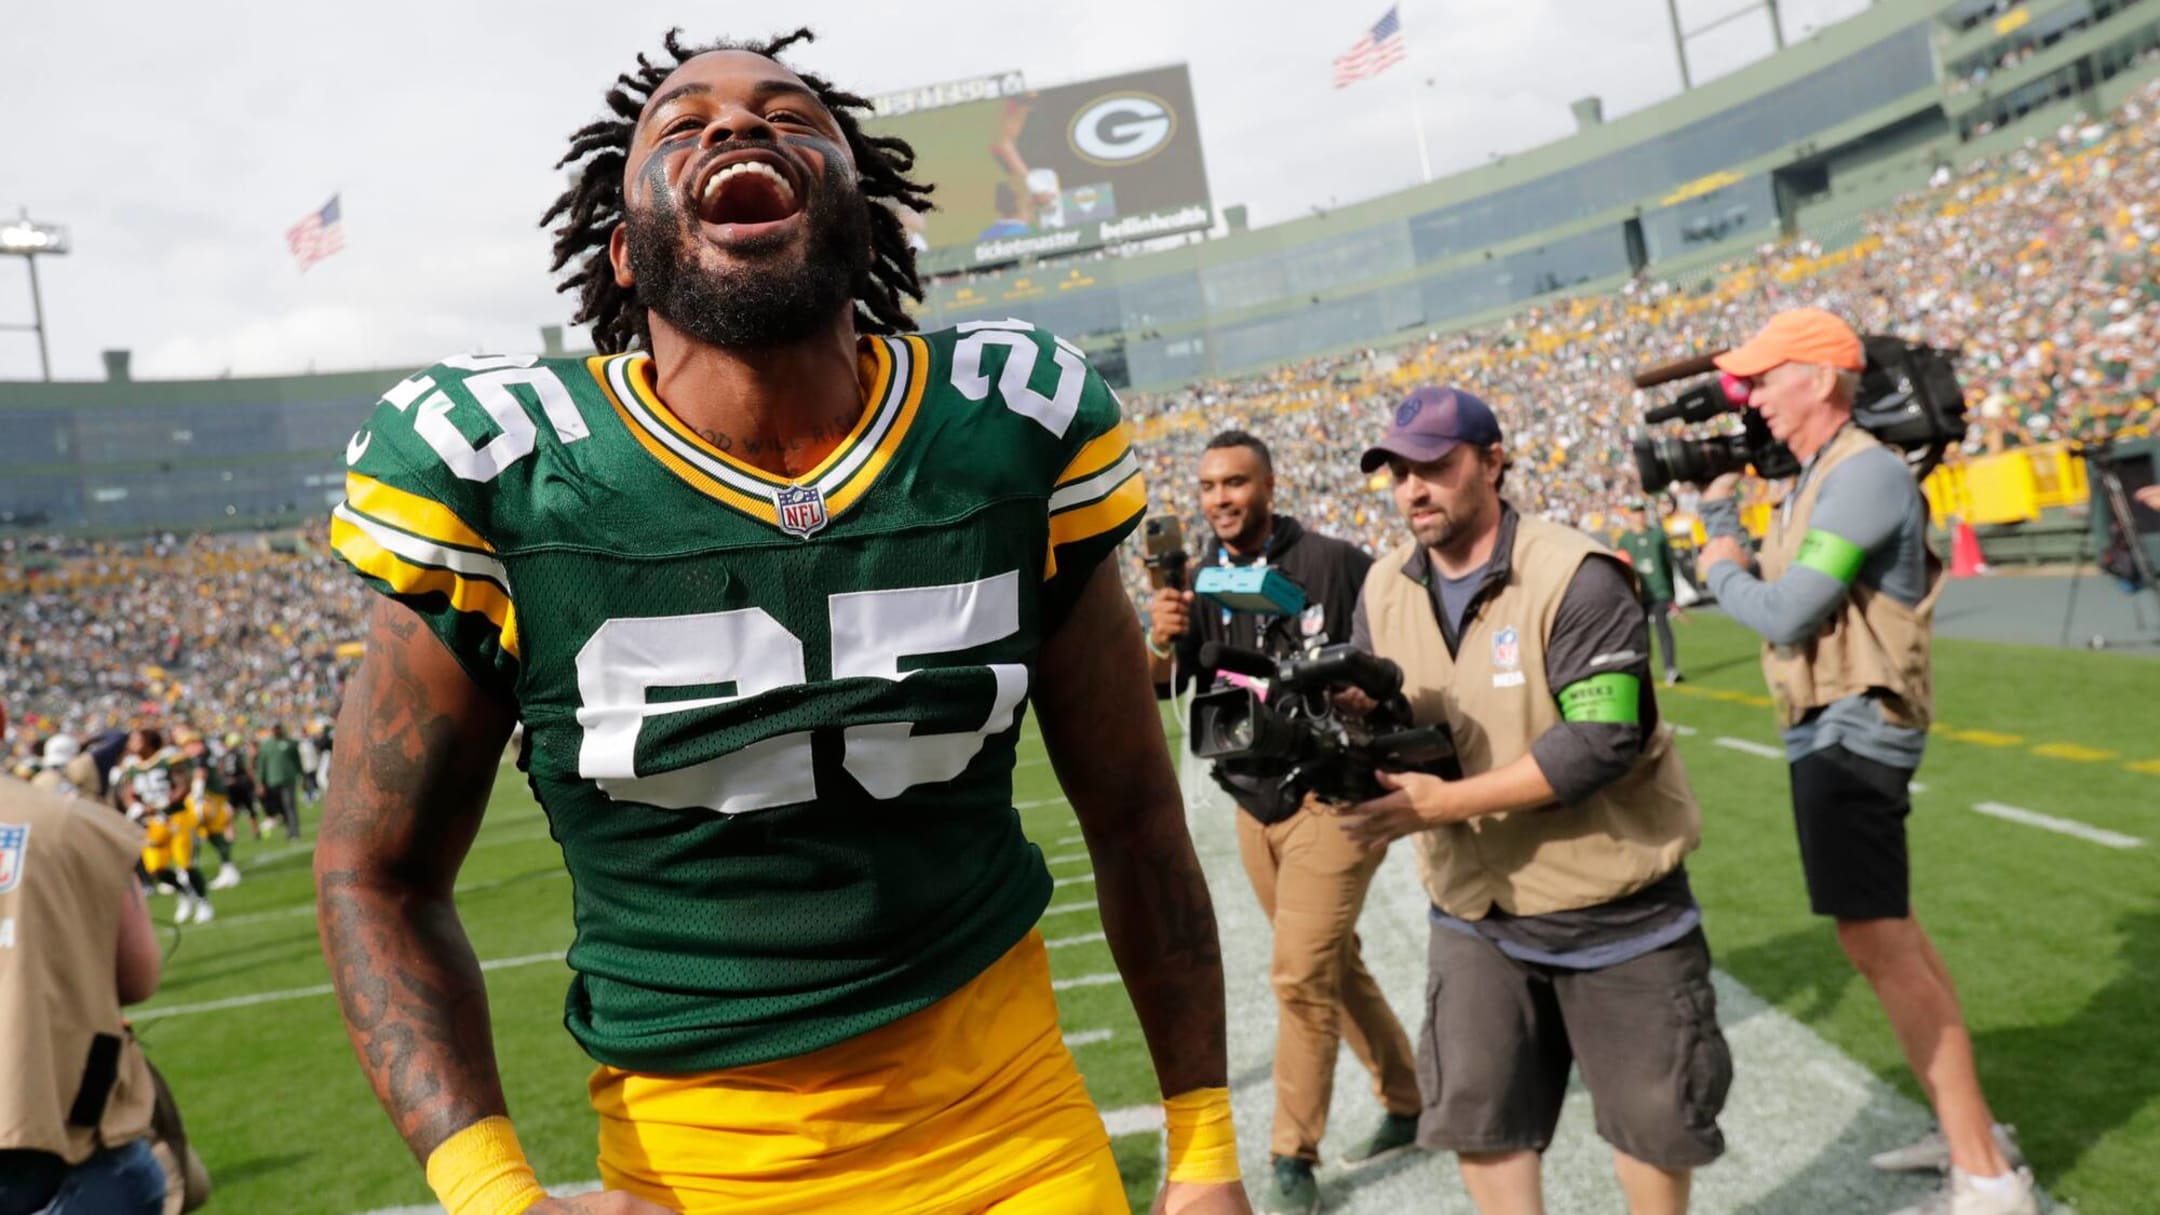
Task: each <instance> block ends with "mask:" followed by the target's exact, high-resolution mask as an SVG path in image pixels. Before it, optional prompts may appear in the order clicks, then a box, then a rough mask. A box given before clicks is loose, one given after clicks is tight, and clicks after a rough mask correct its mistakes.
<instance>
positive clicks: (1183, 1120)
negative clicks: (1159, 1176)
mask: <svg viewBox="0 0 2160 1215" xmlns="http://www.w3.org/2000/svg"><path fill="white" fill-rule="evenodd" d="M1163 1126H1164V1128H1165V1129H1166V1130H1167V1131H1169V1136H1170V1153H1169V1156H1170V1159H1169V1165H1170V1167H1169V1171H1168V1173H1167V1174H1166V1177H1167V1178H1168V1180H1171V1181H1198V1182H1224V1181H1236V1180H1237V1179H1238V1162H1237V1128H1235V1127H1233V1126H1231V1125H1230V1090H1229V1089H1226V1088H1196V1089H1194V1090H1192V1091H1191V1092H1189V1093H1179V1094H1178V1095H1177V1096H1175V1097H1169V1098H1165V1099H1164V1101H1163Z"/></svg>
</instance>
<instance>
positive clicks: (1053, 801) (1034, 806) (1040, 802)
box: [1013, 797, 1065, 810]
mask: <svg viewBox="0 0 2160 1215" xmlns="http://www.w3.org/2000/svg"><path fill="white" fill-rule="evenodd" d="M1064 804H1065V799H1064V798H1062V797H1038V798H1036V799H1035V800H1034V801H1031V802H1014V803H1013V809H1015V810H1040V809H1042V808H1043V807H1044V806H1062V805H1064Z"/></svg>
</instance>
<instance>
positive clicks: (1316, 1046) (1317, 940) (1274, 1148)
mask: <svg viewBox="0 0 2160 1215" xmlns="http://www.w3.org/2000/svg"><path fill="white" fill-rule="evenodd" d="M1274 497H1275V473H1274V465H1273V461H1272V460H1271V459H1270V458H1269V455H1268V449H1267V444H1265V443H1262V442H1261V441H1260V440H1259V439H1257V438H1255V437H1253V436H1252V435H1250V434H1247V433H1245V432H1244V431H1242V430H1226V431H1224V432H1222V433H1221V434H1218V435H1216V436H1215V437H1214V438H1213V439H1211V440H1209V442H1208V445H1207V450H1206V451H1205V452H1203V453H1202V454H1201V457H1200V509H1201V511H1202V513H1203V514H1205V515H1206V516H1207V520H1208V525H1209V527H1210V529H1211V530H1212V531H1213V532H1214V534H1215V539H1216V541H1217V543H1216V545H1215V550H1214V552H1212V553H1210V554H1208V555H1207V556H1206V557H1204V558H1203V559H1202V560H1201V562H1200V564H1199V568H1200V569H1208V568H1211V567H1214V566H1221V565H1237V566H1249V565H1263V566H1273V567H1275V568H1276V569H1279V570H1280V571H1281V572H1282V573H1283V574H1284V576H1286V577H1288V578H1289V579H1290V581H1292V582H1294V583H1296V584H1297V585H1298V587H1299V589H1301V590H1303V591H1304V592H1305V595H1306V603H1307V605H1308V606H1307V607H1306V609H1305V610H1304V611H1303V612H1302V613H1301V614H1299V615H1298V616H1297V617H1295V618H1289V617H1266V616H1260V615H1256V614H1252V613H1232V612H1228V611H1223V610H1220V609H1217V608H1215V607H1213V606H1212V605H1209V604H1205V603H1198V604H1196V603H1195V602H1194V600H1193V594H1192V592H1191V591H1189V590H1180V589H1177V588H1174V587H1164V588H1162V589H1160V590H1158V591H1156V592H1155V596H1154V599H1153V601H1152V602H1151V603H1150V605H1149V634H1148V652H1149V661H1150V666H1151V669H1152V671H1153V674H1154V677H1155V683H1156V685H1157V689H1158V691H1159V692H1160V693H1161V694H1163V695H1168V694H1169V692H1170V690H1171V685H1172V681H1173V676H1175V680H1176V683H1177V684H1178V685H1180V686H1182V685H1183V684H1184V683H1185V682H1186V681H1187V680H1189V679H1195V680H1198V682H1199V685H1200V688H1201V690H1203V691H1205V690H1207V689H1208V688H1209V687H1210V686H1212V684H1213V683H1214V681H1215V673H1214V672H1212V671H1204V670H1201V669H1200V667H1199V651H1200V646H1201V644H1202V643H1204V642H1208V641H1214V642H1219V643H1222V644H1227V645H1237V646H1242V647H1244V648H1246V649H1254V650H1264V651H1267V652H1269V653H1272V654H1276V655H1279V656H1280V655H1283V654H1285V652H1286V650H1287V649H1288V648H1290V647H1291V646H1297V647H1302V646H1304V645H1306V644H1311V643H1326V642H1334V641H1341V640H1344V639H1345V638H1346V637H1347V636H1348V634H1349V632H1350V618H1351V615H1352V613H1353V611H1354V610H1355V608H1356V604H1357V594H1358V586H1359V584H1360V583H1361V582H1363V580H1364V577H1365V571H1366V569H1367V568H1368V567H1369V566H1370V565H1371V564H1372V559H1371V558H1369V557H1367V556H1366V555H1365V554H1364V553H1362V552H1360V551H1359V550H1358V549H1356V548H1354V547H1352V546H1351V545H1348V544H1345V543H1343V542H1342V541H1340V540H1334V539H1330V538H1329V537H1326V536H1321V535H1315V534H1314V533H1311V532H1308V531H1306V530H1305V529H1304V528H1303V527H1302V526H1300V525H1299V524H1298V521H1297V520H1295V519H1292V518H1290V517H1289V516H1287V515H1278V514H1276V513H1275V512H1274ZM1187 585H1190V584H1189V583H1188V584H1187ZM1214 775H1215V779H1216V781H1217V783H1219V784H1221V785H1222V787H1223V788H1224V789H1225V790H1227V791H1228V792H1229V794H1230V796H1231V798H1232V799H1233V800H1235V801H1236V802H1237V804H1238V807H1239V811H1240V813H1239V814H1238V816H1237V820H1238V851H1239V852H1240V854H1241V855H1242V856H1243V857H1244V861H1245V872H1246V875H1247V876H1248V877H1250V878H1251V879H1252V885H1253V893H1254V894H1256V895H1258V896H1259V899H1260V908H1261V910H1262V911H1263V912H1264V913H1265V914H1266V915H1267V917H1268V921H1269V923H1270V925H1271V926H1272V927H1273V929H1274V933H1275V940H1274V958H1273V962H1272V963H1271V965H1270V967H1269V977H1270V979H1271V980H1272V982H1273V984H1274V988H1275V999H1276V1003H1277V1006H1278V1009H1279V1015H1278V1017H1277V1020H1276V1025H1277V1030H1276V1033H1277V1037H1276V1043H1275V1124H1274V1131H1273V1133H1272V1136H1271V1137H1270V1140H1269V1151H1270V1152H1271V1153H1272V1154H1273V1156H1274V1158H1275V1169H1274V1178H1273V1183H1272V1185H1271V1186H1269V1187H1268V1188H1267V1191H1266V1193H1265V1195H1264V1202H1263V1204H1262V1207H1261V1209H1262V1210H1263V1211H1265V1212H1300V1213H1303V1212H1309V1211H1312V1210H1315V1209H1316V1208H1317V1207H1318V1205H1319V1201H1320V1199H1319V1190H1318V1187H1317V1185H1316V1183H1315V1182H1314V1180H1313V1165H1314V1164H1315V1163H1317V1162H1318V1161H1319V1159H1320V1138H1321V1134H1322V1132H1324V1131H1325V1130H1326V1128H1327V1114H1328V1103H1329V1100H1330V1098H1331V1097H1332V1095H1333V1090H1334V1083H1335V1056H1336V1051H1337V1047H1338V1044H1339V1043H1340V1042H1341V1041H1342V1040H1344V1039H1347V1040H1348V1041H1349V1043H1350V1049H1351V1051H1352V1052H1354V1053H1355V1054H1356V1055H1357V1057H1358V1061H1359V1062H1360V1063H1363V1064H1364V1065H1365V1068H1366V1070H1367V1071H1369V1072H1371V1073H1372V1074H1373V1078H1374V1089H1375V1091H1376V1092H1377V1093H1378V1094H1379V1097H1380V1104H1381V1106H1382V1107H1383V1108H1384V1109H1385V1110H1386V1111H1387V1116H1386V1117H1385V1118H1384V1119H1383V1120H1382V1122H1381V1124H1380V1127H1379V1128H1378V1129H1377V1130H1376V1131H1374V1132H1373V1133H1372V1134H1371V1135H1370V1136H1368V1137H1367V1138H1366V1139H1365V1140H1364V1141H1362V1142H1361V1143H1360V1144H1359V1145H1358V1146H1357V1147H1355V1148H1353V1149H1352V1150H1351V1151H1350V1152H1349V1153H1348V1154H1347V1155H1346V1156H1345V1157H1344V1162H1345V1163H1349V1164H1363V1163H1369V1162H1372V1161H1375V1160H1378V1159H1379V1158H1380V1157H1381V1156H1384V1155H1387V1154H1389V1153H1392V1152H1395V1151H1398V1150H1401V1149H1405V1148H1408V1147H1410V1146H1411V1145H1412V1143H1413V1141H1414V1140H1415V1138H1416V1135H1417V1115H1418V1107H1419V1099H1418V1086H1417V1068H1416V1063H1415V1060H1414V1056H1413V1055H1412V1053H1411V1050H1410V1039H1409V1037H1408V1036H1407V1035H1405V1034H1404V1033H1403V1028H1402V1023H1401V1022H1400V1021H1398V1020H1396V1019H1395V1013H1394V1010H1392V1009H1390V1008H1389V1007H1388V1003H1387V997H1386V996H1385V995H1384V994H1382V992H1381V990H1380V985H1379V984H1378V983H1376V982H1374V981H1373V977H1372V974H1371V972H1369V971H1367V970H1366V969H1365V962H1364V959H1363V958H1362V957H1361V956H1360V955H1359V952H1358V941H1357V932H1356V929H1357V918H1358V912H1359V910H1360V909H1361V908H1363V906H1364V905H1365V891H1366V888H1367V887H1368V886H1370V885H1371V884H1372V875H1373V870H1375V869H1376V868H1378V867H1379V862H1380V858H1379V856H1378V855H1376V854H1369V853H1367V852H1366V851H1365V850H1363V849H1361V848H1358V847H1357V846H1355V845H1354V844H1352V843H1351V842H1350V841H1349V840H1347V839H1345V838H1344V837H1343V834H1342V833H1341V832H1340V831H1337V830H1336V829H1335V827H1334V825H1333V824H1332V823H1329V822H1328V821H1326V819H1325V818H1322V817H1320V816H1318V815H1317V814H1316V813H1315V811H1313V810H1312V809H1309V808H1307V807H1304V806H1301V805H1300V804H1299V802H1298V801H1297V800H1296V798H1295V796H1294V795H1292V794H1290V793H1289V792H1287V791H1286V790H1285V789H1284V788H1283V784H1282V781H1281V780H1280V778H1276V777H1269V776H1255V775H1250V774H1245V773H1240V772H1236V771H1231V770H1229V769H1228V766H1226V765H1221V764H1218V765H1217V766H1216V768H1215V772H1214Z"/></svg>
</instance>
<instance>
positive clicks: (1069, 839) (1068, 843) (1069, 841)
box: [1058, 831, 1087, 848]
mask: <svg viewBox="0 0 2160 1215" xmlns="http://www.w3.org/2000/svg"><path fill="white" fill-rule="evenodd" d="M1085 843H1087V837H1086V836H1084V835H1081V834H1080V833H1079V832H1077V831H1076V832H1074V833H1073V834H1071V835H1061V836H1059V837H1058V847H1060V848H1070V847H1072V846H1074V845H1075V844H1085Z"/></svg>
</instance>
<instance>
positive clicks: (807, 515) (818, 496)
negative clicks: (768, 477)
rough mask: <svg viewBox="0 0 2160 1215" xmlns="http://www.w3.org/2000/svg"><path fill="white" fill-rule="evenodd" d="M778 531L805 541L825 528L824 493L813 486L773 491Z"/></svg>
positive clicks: (791, 486) (787, 487)
mask: <svg viewBox="0 0 2160 1215" xmlns="http://www.w3.org/2000/svg"><path fill="white" fill-rule="evenodd" d="M773 507H774V508H775V509H776V510H778V511H779V513H780V530H781V531H784V532H786V533H788V534H789V535H791V536H801V537H802V538H803V539H805V540H807V539H809V538H810V535H811V533H813V532H815V531H817V530H818V529H819V528H821V527H823V526H825V491H824V490H821V489H819V488H818V487H817V486H815V485H786V486H782V487H781V488H779V489H776V490H774V491H773Z"/></svg>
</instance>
